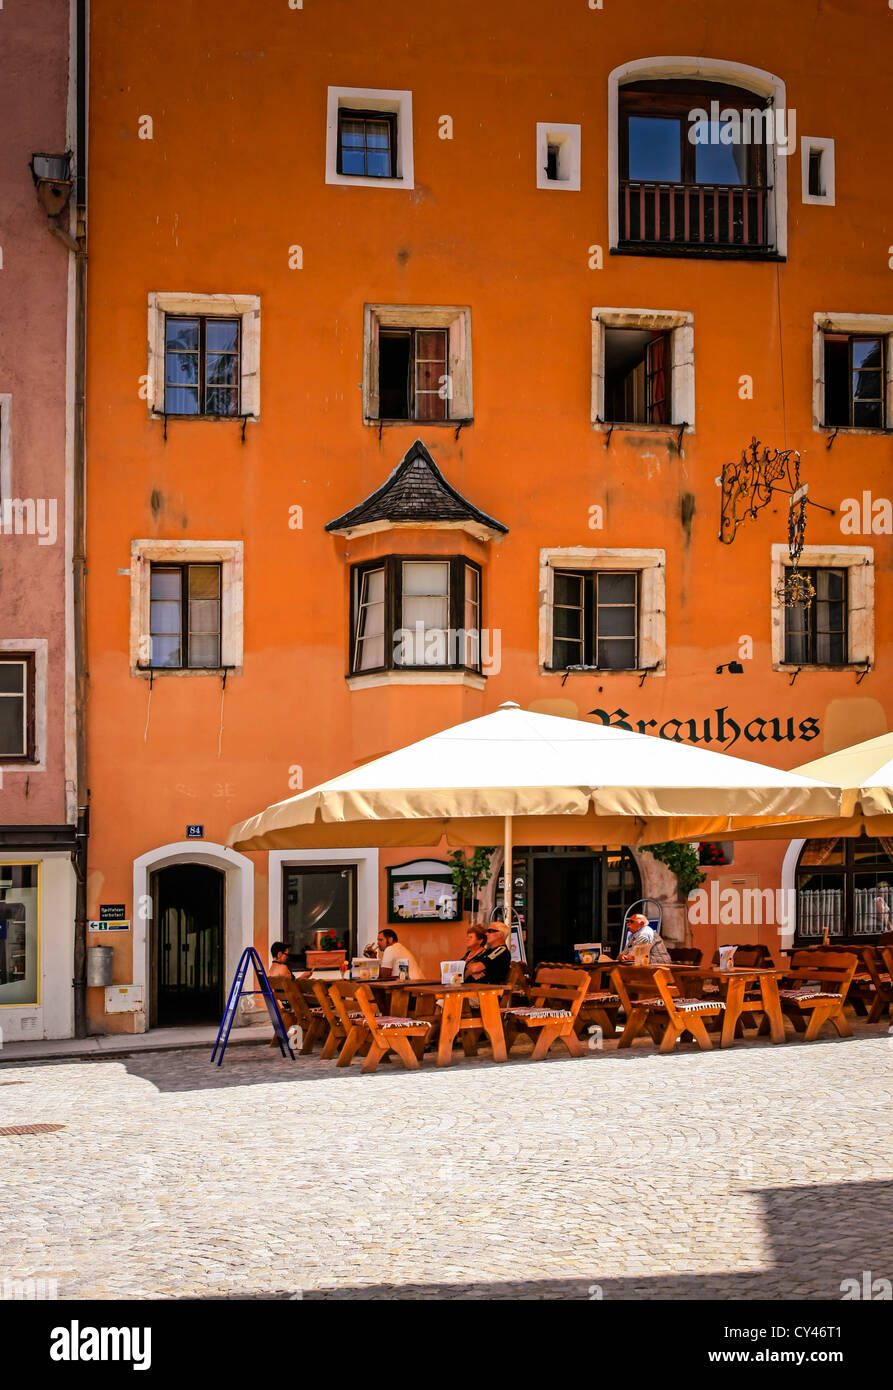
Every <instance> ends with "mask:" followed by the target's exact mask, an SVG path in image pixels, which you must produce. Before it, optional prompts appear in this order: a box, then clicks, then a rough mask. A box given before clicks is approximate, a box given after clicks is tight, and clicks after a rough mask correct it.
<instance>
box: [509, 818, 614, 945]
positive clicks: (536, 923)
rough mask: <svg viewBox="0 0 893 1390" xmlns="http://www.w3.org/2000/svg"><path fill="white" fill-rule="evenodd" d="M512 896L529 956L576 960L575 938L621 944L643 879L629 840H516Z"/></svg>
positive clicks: (576, 940) (576, 939)
mask: <svg viewBox="0 0 893 1390" xmlns="http://www.w3.org/2000/svg"><path fill="white" fill-rule="evenodd" d="M512 879H513V889H512V900H513V905H514V908H515V911H516V912H518V913H519V915H520V916H521V917H522V919H523V925H524V927H525V929H526V948H527V958H528V960H529V961H530V962H531V963H532V964H536V963H537V962H538V961H544V960H546V961H572V960H573V959H574V943H575V942H578V941H600V942H601V943H602V945H603V946H604V947H605V949H606V950H608V951H609V952H612V953H613V951H614V949H615V948H619V945H620V933H621V929H622V926H623V914H624V912H625V911H626V909H627V907H629V905H630V903H633V902H635V901H636V899H637V898H641V896H642V879H641V875H640V873H639V868H638V865H637V864H636V861H635V859H634V858H633V855H632V853H631V851H630V850H629V849H628V848H627V847H626V846H625V845H623V846H621V845H618V846H608V845H602V846H600V847H598V848H592V849H590V848H587V847H585V846H580V845H534V846H523V845H522V846H518V847H517V848H516V849H515V852H514V855H513V866H512Z"/></svg>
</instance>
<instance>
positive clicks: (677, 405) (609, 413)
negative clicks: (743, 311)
mask: <svg viewBox="0 0 893 1390" xmlns="http://www.w3.org/2000/svg"><path fill="white" fill-rule="evenodd" d="M694 420H695V399H694V317H693V315H692V314H689V313H674V312H671V311H664V310H657V309H654V310H652V309H593V311H592V423H593V425H594V426H595V427H596V428H600V429H612V430H613V429H614V428H616V427H618V426H619V427H621V428H622V427H625V426H632V427H634V428H636V427H637V428H663V429H668V428H670V429H672V428H673V427H674V426H675V427H680V428H682V427H684V428H685V430H686V431H689V432H690V431H691V430H693V429H694Z"/></svg>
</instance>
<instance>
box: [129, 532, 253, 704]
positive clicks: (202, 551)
mask: <svg viewBox="0 0 893 1390" xmlns="http://www.w3.org/2000/svg"><path fill="white" fill-rule="evenodd" d="M243 550H244V544H243V542H242V541H187V540H177V541H160V540H135V541H131V543H130V674H131V675H132V676H146V677H148V676H149V675H150V674H151V675H153V676H154V677H155V678H156V679H157V678H158V677H159V676H165V677H166V676H217V677H219V674H220V667H213V666H210V667H195V668H192V667H190V668H182V669H181V668H178V669H176V670H167V669H166V668H165V667H162V666H153V667H152V668H151V671H150V670H149V669H148V661H149V656H148V653H146V651H145V645H146V644H145V641H144V640H143V639H145V638H148V637H149V635H150V607H149V599H150V581H151V576H152V566H153V565H157V564H161V565H202V564H219V565H220V597H221V604H220V665H221V666H230V667H234V668H235V670H232V671H230V673H229V674H230V675H236V676H238V675H241V674H242V659H243V650H244V637H243V627H244V593H243V570H244V564H243V558H244V557H243ZM141 654H142V660H141V659H140V658H141ZM140 666H142V667H144V668H145V669H142V670H140V669H139V668H140Z"/></svg>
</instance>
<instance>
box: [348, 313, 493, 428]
mask: <svg viewBox="0 0 893 1390" xmlns="http://www.w3.org/2000/svg"><path fill="white" fill-rule="evenodd" d="M473 414H474V407H473V402H472V377H471V310H470V309H468V308H459V307H456V306H452V307H451V306H444V305H434V304H419V305H411V304H367V305H366V308H365V317H364V369H363V417H364V419H365V421H366V423H367V424H372V423H374V424H383V423H384V424H390V423H393V424H399V423H400V422H402V421H409V420H419V421H424V422H425V423H426V424H443V423H447V422H450V421H459V420H461V421H462V422H463V423H464V424H470V422H471V419H472V416H473Z"/></svg>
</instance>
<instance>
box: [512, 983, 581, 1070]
mask: <svg viewBox="0 0 893 1390" xmlns="http://www.w3.org/2000/svg"><path fill="white" fill-rule="evenodd" d="M589 984H590V978H589V975H588V973H587V972H586V971H585V970H573V969H571V968H568V967H562V966H559V967H558V968H557V969H556V968H554V967H549V966H543V965H541V966H539V967H538V969H537V972H536V979H535V980H534V982H533V984H532V985H531V986H530V1003H529V1004H510V1005H509V1006H508V1008H504V1009H503V1010H502V1018H503V1026H504V1028H505V1046H506V1051H507V1052H511V1050H512V1044H513V1043H514V1042H515V1041H516V1039H517V1037H518V1034H519V1033H526V1034H527V1035H528V1036H529V1037H531V1038H532V1037H533V1036H534V1035H535V1034H537V1033H538V1037H537V1039H536V1043H535V1045H534V1049H533V1052H532V1053H531V1057H530V1060H531V1061H532V1062H539V1061H541V1060H542V1058H543V1057H545V1056H546V1055H547V1053H548V1051H549V1049H550V1048H551V1046H552V1044H553V1043H554V1042H557V1041H558V1040H559V1039H560V1040H561V1042H563V1043H564V1045H565V1047H566V1048H567V1050H568V1052H569V1053H570V1054H571V1056H572V1057H582V1056H583V1055H584V1051H585V1049H584V1048H583V1045H582V1043H581V1042H580V1040H579V1038H578V1037H577V1034H576V1031H575V1024H576V1021H577V1016H578V1014H579V1012H580V1008H581V1006H582V1004H583V1000H584V999H585V998H586V994H587V991H588V989H589Z"/></svg>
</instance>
